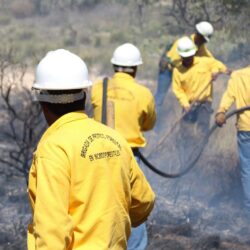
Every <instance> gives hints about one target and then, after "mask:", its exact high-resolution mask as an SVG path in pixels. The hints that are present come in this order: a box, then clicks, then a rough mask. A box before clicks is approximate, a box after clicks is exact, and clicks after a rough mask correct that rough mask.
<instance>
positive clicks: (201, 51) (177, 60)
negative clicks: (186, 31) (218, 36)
mask: <svg viewBox="0 0 250 250" xmlns="http://www.w3.org/2000/svg"><path fill="white" fill-rule="evenodd" d="M194 36H195V35H194V34H193V35H191V37H190V38H191V39H192V41H193V42H194ZM177 47H178V40H177V41H175V42H174V44H173V45H172V47H171V48H170V50H169V51H168V52H167V53H166V56H167V57H168V58H169V59H170V60H171V62H172V63H173V65H174V66H175V67H177V66H179V65H180V64H181V57H180V55H179V53H178V51H177ZM195 55H196V56H197V57H210V58H214V57H213V55H212V53H211V52H210V51H209V50H208V49H207V47H206V45H205V44H202V45H201V46H199V47H197V51H196V54H195Z"/></svg>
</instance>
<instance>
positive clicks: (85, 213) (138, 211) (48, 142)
mask: <svg viewBox="0 0 250 250" xmlns="http://www.w3.org/2000/svg"><path fill="white" fill-rule="evenodd" d="M28 191H29V197H30V201H31V205H32V209H33V222H32V224H31V225H30V226H29V234H28V249H29V250H35V249H36V250H52V249H53V250H54V249H55V250H56V249H65V250H72V249H79V250H80V249H81V250H85V249H86V250H90V249H95V250H106V249H113V250H124V249H126V245H127V239H128V237H129V234H130V226H131V224H132V225H133V226H137V225H139V224H140V223H142V222H144V221H145V220H146V218H147V216H148V215H149V213H150V211H151V210H152V208H153V204H154V193H153V191H152V189H151V187H150V185H149V183H148V182H147V180H146V179H145V177H144V175H143V173H142V171H141V170H140V168H139V167H138V165H137V163H136V161H135V160H134V157H133V154H132V151H131V149H130V147H129V146H128V144H127V142H126V141H125V140H124V139H123V138H122V137H121V136H120V135H119V134H118V133H117V132H116V131H114V130H112V129H110V128H108V127H106V126H104V125H102V124H100V123H98V122H96V121H94V120H93V119H89V118H88V117H87V116H86V115H85V114H84V113H83V112H80V111H79V112H72V113H68V114H66V115H64V116H62V117H60V118H59V119H58V120H56V121H55V122H54V123H53V124H52V125H51V126H50V127H49V128H48V129H47V131H46V132H45V133H44V135H43V137H42V139H41V140H40V142H39V144H38V147H37V150H36V152H35V153H34V157H33V162H32V166H31V169H30V174H29V187H28Z"/></svg>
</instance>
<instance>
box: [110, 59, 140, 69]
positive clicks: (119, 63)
mask: <svg viewBox="0 0 250 250" xmlns="http://www.w3.org/2000/svg"><path fill="white" fill-rule="evenodd" d="M110 62H111V63H112V64H113V65H118V66H124V67H133V66H138V65H141V64H143V62H142V60H140V61H138V62H137V63H131V62H124V63H121V62H119V61H116V60H114V59H113V58H112V59H111V60H110Z"/></svg>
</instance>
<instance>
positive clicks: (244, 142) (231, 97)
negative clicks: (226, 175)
mask: <svg viewBox="0 0 250 250" xmlns="http://www.w3.org/2000/svg"><path fill="white" fill-rule="evenodd" d="M234 103H235V104H236V108H237V109H239V108H243V107H246V106H250V66H248V67H246V68H243V69H240V70H237V71H234V72H233V73H232V75H231V77H230V79H229V82H228V86H227V89H226V91H225V93H224V94H223V96H222V99H221V102H220V105H219V108H218V111H217V113H216V116H215V120H216V123H217V124H218V125H219V126H222V125H223V124H224V123H225V122H226V117H225V113H226V112H227V111H228V110H229V108H230V107H231V106H232V105H233V104H234ZM236 126H237V130H238V132H237V141H238V149H239V158H240V175H241V182H242V187H243V193H244V207H245V211H246V215H247V217H248V219H249V218H250V111H249V110H247V111H244V112H242V113H240V114H239V115H238V116H237V123H236Z"/></svg>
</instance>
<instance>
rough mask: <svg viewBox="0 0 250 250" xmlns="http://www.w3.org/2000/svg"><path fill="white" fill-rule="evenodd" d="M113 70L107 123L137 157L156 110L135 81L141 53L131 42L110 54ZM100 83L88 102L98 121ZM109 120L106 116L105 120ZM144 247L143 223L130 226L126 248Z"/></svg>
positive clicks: (93, 90)
mask: <svg viewBox="0 0 250 250" xmlns="http://www.w3.org/2000/svg"><path fill="white" fill-rule="evenodd" d="M111 63H112V64H113V68H114V71H115V74H114V76H113V77H112V78H111V79H109V81H108V86H107V101H108V102H109V103H111V104H112V105H110V106H109V107H111V109H113V110H112V112H110V110H108V115H110V113H112V116H113V119H111V121H112V120H113V124H108V125H110V126H112V127H113V128H114V129H115V130H117V131H118V132H119V133H120V134H121V135H123V137H124V138H125V139H126V140H127V142H128V143H129V145H130V147H131V148H132V150H133V152H134V155H135V157H136V159H137V160H138V162H139V159H138V148H142V147H144V146H145V145H146V140H145V137H144V136H143V134H142V132H143V131H147V130H150V129H152V128H153V126H154V123H155V119H156V112H155V104H154V97H153V95H152V94H151V92H150V90H149V89H147V88H146V87H144V86H142V85H140V84H138V83H137V81H136V80H135V75H136V71H137V66H138V65H140V64H142V59H141V54H140V51H139V50H138V48H136V47H135V46H134V45H133V44H129V43H126V44H123V45H121V46H119V47H118V48H117V49H116V50H115V51H114V53H113V57H112V59H111ZM102 96H103V82H102V81H98V82H96V83H95V84H94V85H93V87H92V95H91V101H92V105H93V109H94V118H95V119H96V120H97V121H101V117H102ZM108 120H110V119H108ZM146 246H147V232H146V227H145V224H143V225H141V226H140V227H137V228H133V229H132V234H131V237H130V239H129V242H128V249H129V250H132V249H133V250H135V249H138V250H144V249H145V248H146Z"/></svg>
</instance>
